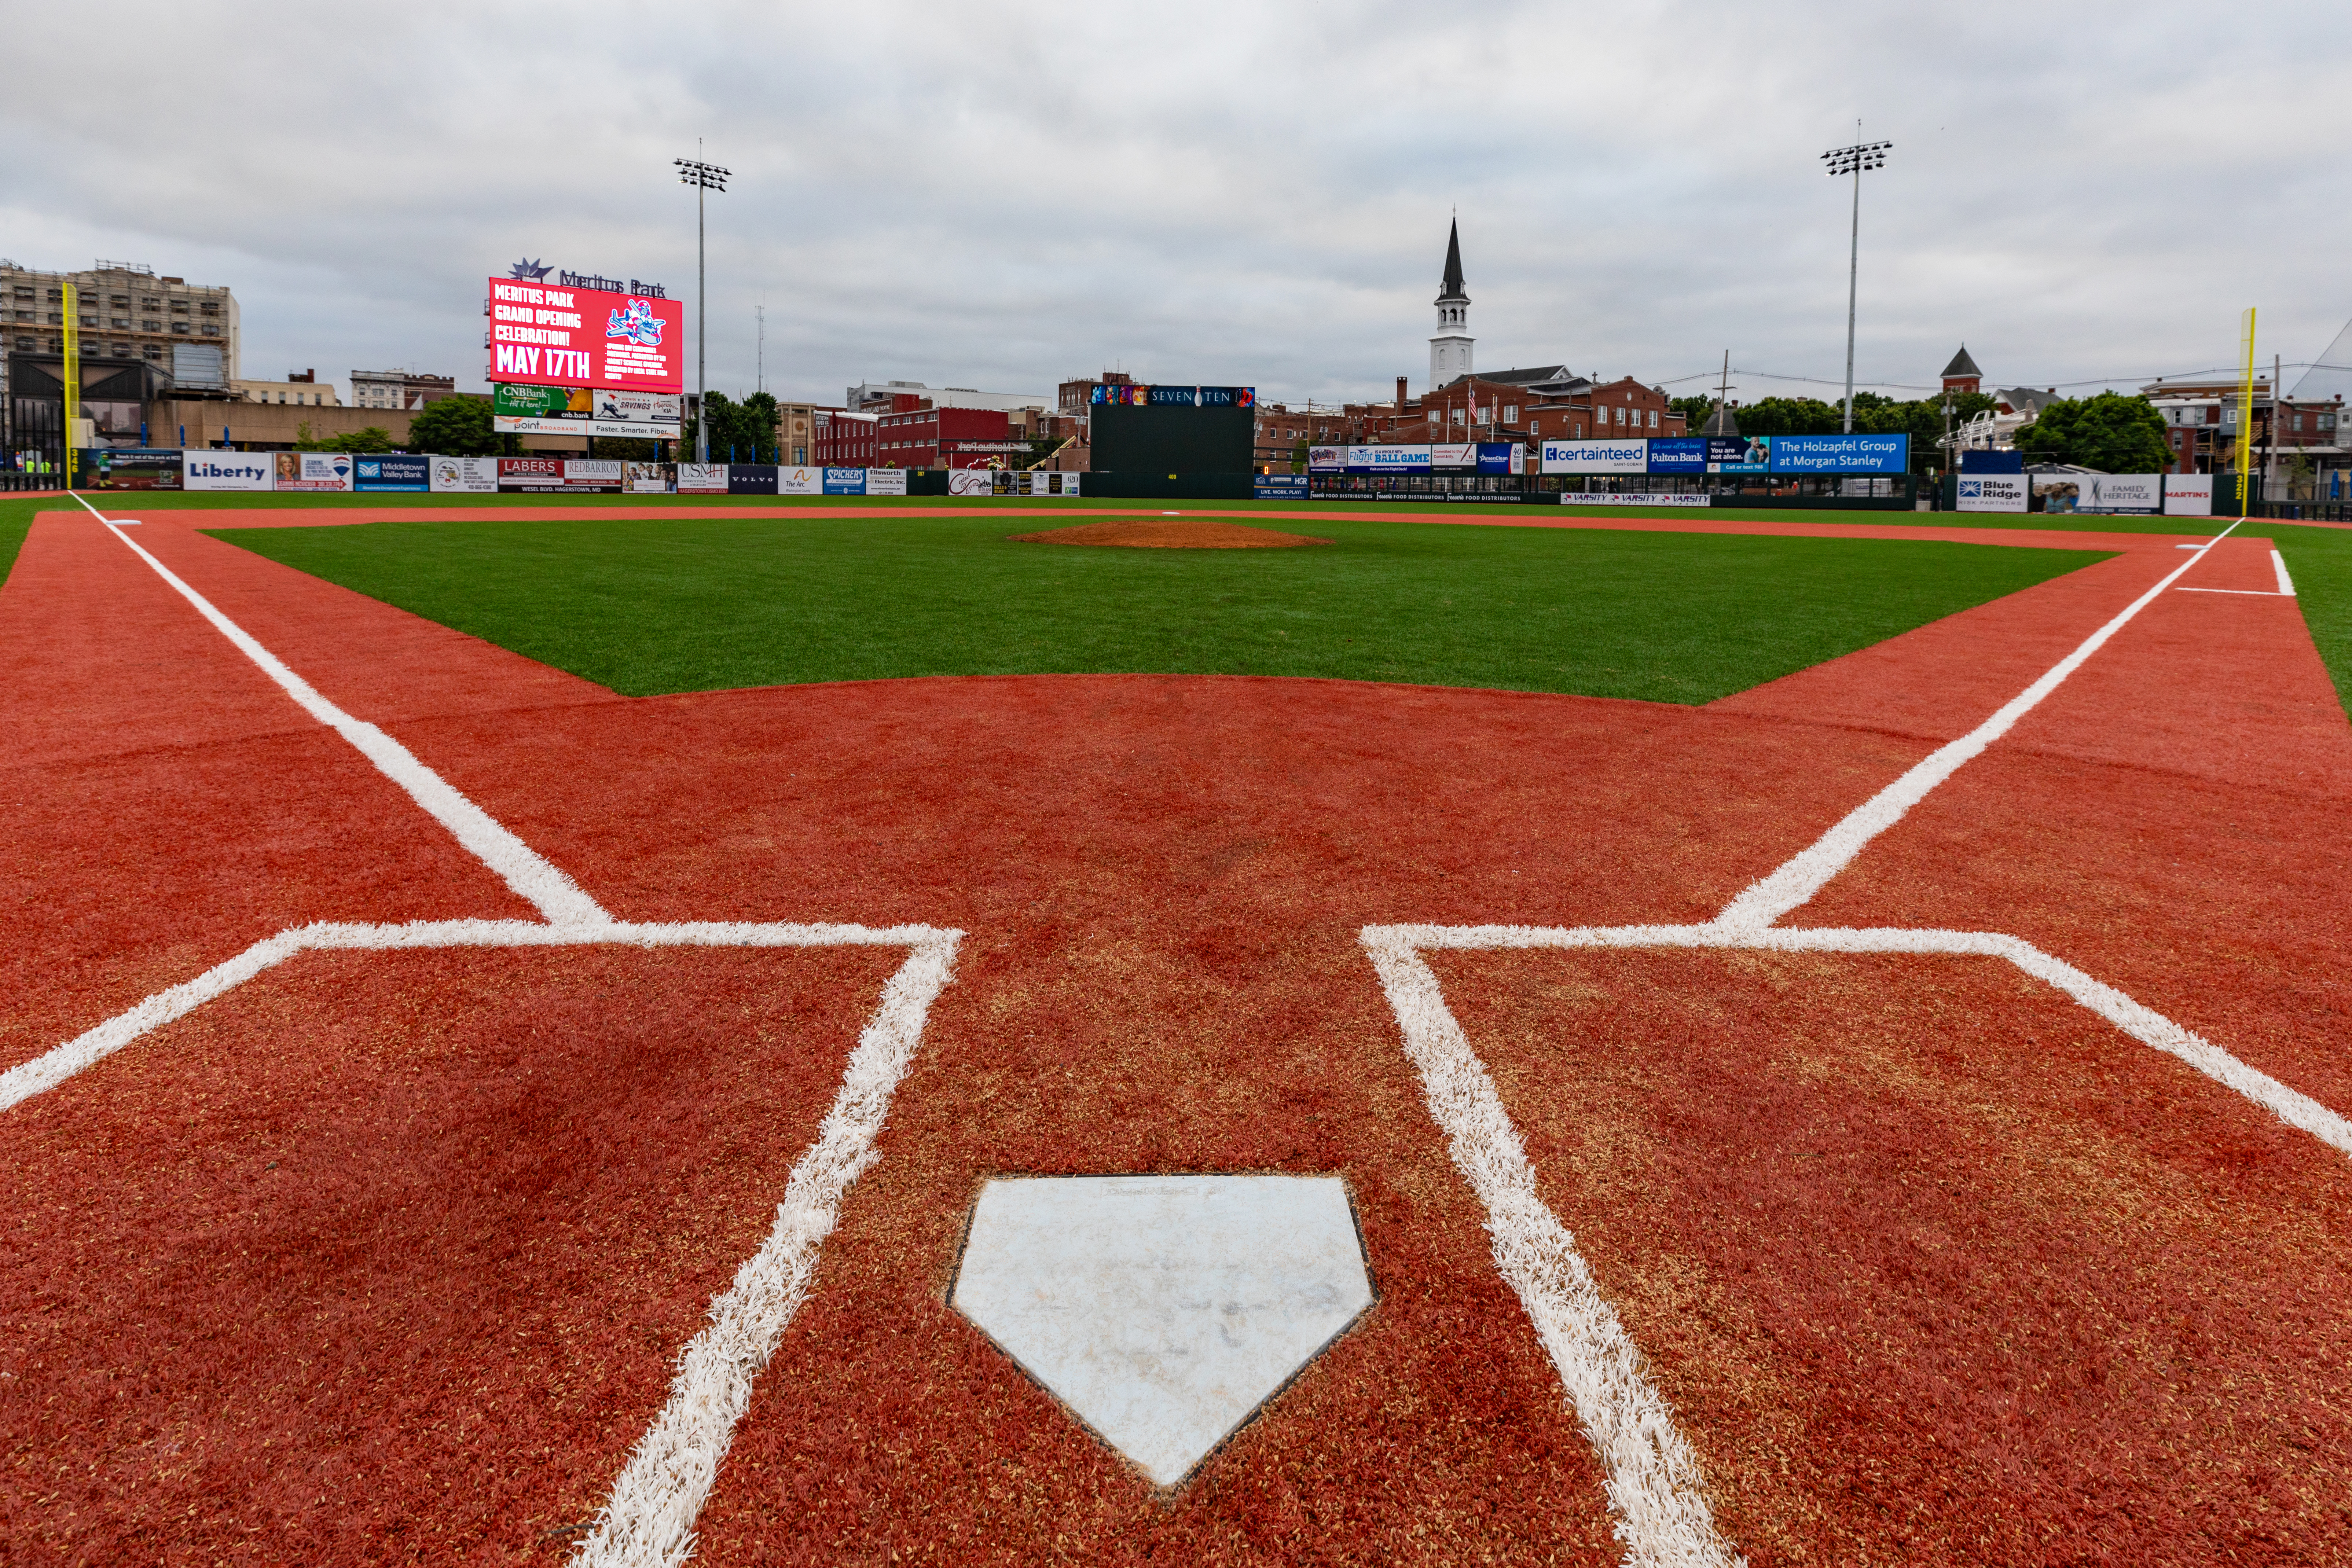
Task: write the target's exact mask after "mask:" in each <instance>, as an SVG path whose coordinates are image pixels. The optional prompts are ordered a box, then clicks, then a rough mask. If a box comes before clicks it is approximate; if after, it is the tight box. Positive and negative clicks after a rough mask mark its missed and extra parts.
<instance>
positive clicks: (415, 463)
mask: <svg viewBox="0 0 2352 1568" xmlns="http://www.w3.org/2000/svg"><path fill="white" fill-rule="evenodd" d="M432 488H433V459H432V458H407V457H401V456H399V455H397V454H393V455H384V456H367V455H362V456H361V457H360V458H359V459H358V461H357V465H356V466H355V467H354V468H352V489H355V490H429V489H432Z"/></svg>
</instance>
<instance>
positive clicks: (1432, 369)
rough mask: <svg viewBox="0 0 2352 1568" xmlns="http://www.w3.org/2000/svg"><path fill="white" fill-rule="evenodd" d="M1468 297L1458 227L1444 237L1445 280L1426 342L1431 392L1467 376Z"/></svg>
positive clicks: (1457, 223)
mask: <svg viewBox="0 0 2352 1568" xmlns="http://www.w3.org/2000/svg"><path fill="white" fill-rule="evenodd" d="M1475 342H1477V340H1476V339H1475V338H1473V337H1472V336H1471V335H1470V296H1469V295H1468V294H1467V293H1465V292H1464V291H1463V287H1462V224H1461V220H1459V219H1456V220H1454V224H1453V226H1451V227H1450V228H1448V229H1447V231H1446V235H1445V279H1444V282H1443V283H1442V284H1441V285H1440V286H1439V289H1438V294H1437V335H1436V336H1435V337H1433V338H1431V339H1430V340H1429V384H1430V387H1431V389H1432V390H1435V389H1436V388H1438V387H1441V386H1444V385H1446V384H1448V383H1451V382H1453V381H1455V380H1458V379H1459V378H1461V377H1463V376H1465V375H1468V374H1470V347H1471V345H1472V344H1473V343H1475Z"/></svg>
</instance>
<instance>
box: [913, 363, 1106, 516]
mask: <svg viewBox="0 0 2352 1568" xmlns="http://www.w3.org/2000/svg"><path fill="white" fill-rule="evenodd" d="M1120 390H1124V388H1122V389H1120ZM995 493H996V481H995V479H993V478H992V475H991V472H990V470H989V469H986V468H950V469H949V470H948V494H950V495H951V496H985V495H994V494H995Z"/></svg>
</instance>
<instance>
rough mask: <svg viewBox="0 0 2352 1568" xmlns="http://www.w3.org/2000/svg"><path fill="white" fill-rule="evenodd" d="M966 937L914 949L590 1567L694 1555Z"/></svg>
mask: <svg viewBox="0 0 2352 1568" xmlns="http://www.w3.org/2000/svg"><path fill="white" fill-rule="evenodd" d="M960 936H961V932H958V931H941V932H938V933H936V934H934V935H932V936H931V937H930V938H929V939H928V940H926V941H923V942H919V943H917V944H916V947H915V950H914V952H911V953H910V954H908V958H907V962H906V963H905V964H904V965H902V966H901V967H900V968H899V970H898V973H896V974H894V975H892V976H891V977H890V983H889V984H887V986H885V987H884V988H883V992H882V1005H880V1006H879V1007H878V1008H877V1009H876V1010H875V1013H874V1017H873V1019H872V1021H871V1022H869V1023H868V1024H867V1025H866V1031H865V1033H864V1034H863V1035H861V1036H859V1037H858V1041H857V1047H856V1049H855V1050H853V1051H851V1052H850V1054H849V1068H848V1071H847V1072H845V1074H844V1075H843V1077H842V1080H841V1090H840V1092H839V1093H838V1094H837V1095H835V1097H834V1101H833V1109H832V1110H829V1111H828V1112H826V1114H825V1118H824V1123H823V1124H822V1125H821V1126H820V1128H819V1129H818V1132H817V1139H816V1142H815V1143H814V1144H813V1145H811V1146H810V1148H809V1150H808V1152H806V1153H804V1154H803V1155H802V1156H801V1158H800V1161H799V1163H797V1164H795V1165H793V1173H792V1177H791V1179H790V1181H789V1182H788V1183H787V1184H786V1185H785V1189H784V1201H783V1203H782V1205H780V1206H779V1207H778V1208H777V1210H776V1224H775V1227H774V1228H773V1229H772V1231H770V1232H769V1234H768V1239H767V1240H766V1242H765V1243H763V1244H762V1245H761V1247H760V1250H759V1251H758V1252H756V1253H754V1254H752V1256H751V1259H750V1260H749V1261H748V1262H746V1263H745V1264H744V1265H743V1267H742V1268H740V1269H739V1270H738V1271H737V1272H736V1275H735V1283H734V1284H733V1285H732V1286H730V1287H729V1289H727V1290H726V1292H725V1293H724V1294H722V1295H721V1296H719V1298H718V1300H714V1301H712V1302H711V1304H710V1326H709V1327H708V1328H706V1329H704V1330H703V1331H702V1332H700V1333H698V1334H697V1335H696V1336H695V1337H694V1339H693V1340H692V1342H689V1343H688V1345H687V1347H686V1352H685V1354H683V1355H682V1356H680V1357H679V1358H678V1363H677V1377H676V1378H675V1379H674V1380H673V1381H672V1382H671V1384H670V1394H669V1402H668V1403H667V1405H663V1406H662V1411H661V1414H660V1415H658V1416H656V1418H655V1421H654V1425H653V1427H652V1429H651V1430H650V1431H648V1432H646V1435H645V1437H644V1438H643V1439H642V1440H641V1441H640V1442H639V1443H638V1444H637V1447H636V1450H635V1452H634V1453H632V1454H631V1455H630V1456H629V1460H628V1463H627V1464H626V1465H625V1466H624V1467H623V1468H622V1470H621V1475H620V1479H618V1480H616V1481H614V1483H613V1492H612V1496H611V1498H610V1500H607V1501H606V1503H605V1504H604V1512H603V1514H602V1515H601V1516H600V1517H599V1518H598V1519H597V1521H596V1528H595V1531H593V1533H592V1534H591V1535H590V1536H589V1537H588V1539H587V1540H585V1541H583V1542H581V1544H580V1549H579V1551H578V1552H577V1554H576V1555H575V1556H574V1557H573V1558H572V1562H573V1563H576V1564H580V1565H582V1568H592V1565H593V1568H655V1565H656V1564H658V1565H660V1568H673V1565H675V1564H677V1563H684V1562H685V1561H686V1560H687V1558H688V1556H689V1555H690V1554H691V1553H692V1552H693V1551H694V1524H695V1521H696V1519H697V1518H698V1516H699V1515H700V1514H701V1512H702V1504H703V1500H704V1499H705V1498H707V1497H708V1496H709V1493H710V1487H711V1483H712V1482H713V1481H714V1480H715V1479H717V1478H718V1475H719V1462H720V1461H721V1460H723V1459H724V1458H726V1456H727V1449H728V1446H729V1445H730V1443H731V1442H732V1441H733V1440H734V1435H735V1426H736V1424H737V1423H738V1422H740V1420H741V1419H742V1418H743V1413H744V1411H746V1410H747V1409H749V1408H750V1407H751V1382H752V1379H753V1378H755V1377H757V1376H758V1375H759V1373H761V1372H762V1371H763V1370H765V1368H766V1367H767V1364H768V1358H769V1357H770V1356H771V1355H772V1354H774V1353H775V1349H776V1345H777V1343H778V1342H779V1341H781V1340H782V1338H783V1333H784V1329H785V1327H786V1326H787V1325H788V1324H790V1323H791V1321H792V1320H793V1313H795V1312H796V1311H798V1310H800V1305H801V1303H802V1301H803V1300H806V1299H807V1296H808V1292H809V1285H810V1281H811V1280H812V1279H814V1276H815V1273H816V1263H817V1249H818V1247H820V1246H822V1245H823V1243H824V1238H825V1237H826V1236H827V1235H829V1234H831V1232H832V1230H833V1227H834V1224H835V1220H837V1219H838V1218H839V1217H840V1213H841V1201H842V1197H843V1194H845V1193H846V1192H847V1191H848V1190H849V1186H850V1184H851V1183H853V1182H855V1181H856V1179H857V1176H858V1173H859V1172H861V1171H863V1170H865V1168H866V1166H867V1165H869V1164H871V1163H873V1161H874V1157H875V1155H874V1139H875V1135H876V1134H877V1132H879V1131H881V1128H882V1119H883V1116H884V1115H885V1113H886V1112H887V1111H888V1110H889V1108H890V1096H891V1093H892V1091H893V1090H894V1089H897V1088H898V1080H899V1079H902V1078H904V1077H905V1076H906V1073H907V1067H908V1063H909V1062H910V1061H912V1060H913V1058H914V1054H915V1047H916V1044H917V1042H918V1041H919V1039H920V1038H921V1037H922V1032H923V1021H924V1018H925V1016H926V1015H927V1014H928V1013H929V1008H930V1005H931V1002H932V999H933V998H935V997H936V996H938V994H940V988H941V987H942V986H944V985H945V984H947V981H948V974H949V971H950V966H951V965H952V964H953V963H954V960H955V948H956V942H957V940H958V938H959V937H960Z"/></svg>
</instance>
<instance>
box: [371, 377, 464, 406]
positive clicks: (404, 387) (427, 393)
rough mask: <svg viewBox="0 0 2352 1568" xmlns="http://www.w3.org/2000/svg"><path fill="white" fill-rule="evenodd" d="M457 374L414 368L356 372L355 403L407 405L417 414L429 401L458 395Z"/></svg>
mask: <svg viewBox="0 0 2352 1568" xmlns="http://www.w3.org/2000/svg"><path fill="white" fill-rule="evenodd" d="M456 393H457V377H456V376H452V375H431V374H424V373H421V372H417V371H411V370H355V371H353V372H352V407H354V408H405V409H407V410H408V411H409V412H410V413H412V414H414V413H415V412H416V411H417V410H418V409H420V408H422V407H424V406H425V405H426V404H428V403H433V402H436V401H438V400H439V399H441V398H444V397H449V396H453V395H455V394H456Z"/></svg>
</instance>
